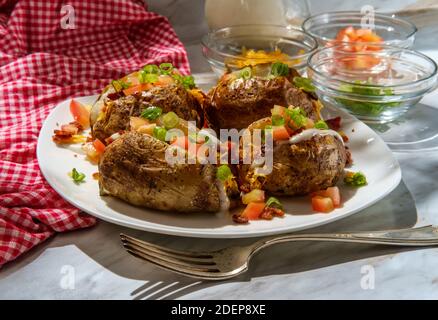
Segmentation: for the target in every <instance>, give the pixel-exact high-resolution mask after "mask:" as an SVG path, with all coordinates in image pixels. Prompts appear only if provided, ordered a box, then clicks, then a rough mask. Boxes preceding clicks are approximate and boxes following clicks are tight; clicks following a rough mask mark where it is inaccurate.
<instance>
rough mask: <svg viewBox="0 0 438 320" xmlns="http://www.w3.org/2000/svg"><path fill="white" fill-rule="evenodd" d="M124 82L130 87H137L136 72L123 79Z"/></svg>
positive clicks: (138, 82) (138, 81)
mask: <svg viewBox="0 0 438 320" xmlns="http://www.w3.org/2000/svg"><path fill="white" fill-rule="evenodd" d="M123 81H124V82H126V83H129V84H130V85H131V86H137V85H139V84H140V80H139V79H138V72H134V73H132V74H130V75H128V76H126V77H125V78H124V79H123Z"/></svg>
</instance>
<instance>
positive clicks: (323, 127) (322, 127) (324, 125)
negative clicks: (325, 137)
mask: <svg viewBox="0 0 438 320" xmlns="http://www.w3.org/2000/svg"><path fill="white" fill-rule="evenodd" d="M328 128H329V127H328V125H327V123H325V121H324V120H318V121H316V122H315V129H320V130H328Z"/></svg>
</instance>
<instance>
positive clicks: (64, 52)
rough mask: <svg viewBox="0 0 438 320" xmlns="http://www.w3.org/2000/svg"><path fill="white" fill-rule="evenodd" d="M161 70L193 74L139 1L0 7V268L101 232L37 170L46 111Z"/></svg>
mask: <svg viewBox="0 0 438 320" xmlns="http://www.w3.org/2000/svg"><path fill="white" fill-rule="evenodd" d="M66 4H69V5H71V7H63V6H65V5H66ZM72 10H73V11H72ZM72 12H73V14H74V17H73V18H72ZM63 23H64V24H63ZM73 23H74V27H75V28H74V29H65V26H66V25H67V26H69V27H70V28H71V27H73ZM165 61H166V62H167V61H169V62H172V63H173V64H174V65H175V66H177V67H178V68H179V69H180V70H181V72H182V73H188V72H189V65H188V60H187V55H186V52H185V49H184V47H183V45H182V44H181V42H180V41H179V40H178V38H177V36H176V35H175V32H174V31H173V29H172V27H171V26H170V24H169V22H168V21H167V19H166V18H164V17H161V16H159V15H157V14H155V13H151V12H147V10H146V7H145V4H144V2H143V1H141V0H138V1H134V0H96V1H90V0H87V1H83V0H69V1H68V2H66V1H63V0H51V1H47V0H18V1H17V0H15V1H8V0H0V266H1V265H3V264H4V263H6V262H8V261H10V260H13V259H15V258H16V257H17V256H19V255H20V254H22V253H23V252H25V251H27V250H29V249H30V248H32V247H33V246H35V245H37V244H39V243H41V242H42V241H44V240H45V239H47V238H48V237H50V236H51V235H53V234H54V233H55V232H62V231H67V230H73V229H77V228H83V227H88V226H92V225H93V224H94V223H95V219H94V218H92V217H90V216H88V215H85V214H82V213H81V212H80V211H79V209H76V208H74V207H72V206H71V205H69V204H68V203H66V202H65V201H64V200H63V199H62V198H61V197H60V196H59V195H58V194H57V193H56V192H55V191H54V190H53V189H52V188H51V187H50V186H49V185H48V184H47V182H46V181H45V180H44V178H43V177H42V175H41V172H40V170H39V167H38V163H37V159H36V142H37V137H38V133H39V131H40V128H41V125H42V123H43V121H44V119H45V118H46V117H47V115H48V114H49V112H50V110H51V109H52V108H53V107H54V106H55V105H56V104H57V103H59V102H61V101H63V100H65V99H67V98H69V97H78V96H83V95H88V94H94V93H98V92H99V91H100V90H101V89H102V88H103V87H104V86H105V85H106V84H108V83H109V82H110V81H111V79H117V78H120V77H122V76H124V75H125V74H127V73H129V72H132V71H134V70H137V69H139V68H141V67H142V66H143V65H145V64H148V63H161V62H165Z"/></svg>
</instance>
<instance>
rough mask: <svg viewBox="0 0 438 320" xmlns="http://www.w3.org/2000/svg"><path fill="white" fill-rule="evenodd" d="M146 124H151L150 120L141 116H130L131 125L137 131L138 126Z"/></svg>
mask: <svg viewBox="0 0 438 320" xmlns="http://www.w3.org/2000/svg"><path fill="white" fill-rule="evenodd" d="M146 124H149V121H147V120H146V119H145V118H140V117H130V118H129V126H130V127H131V129H132V130H135V131H137V129H138V128H140V127H141V126H144V125H146Z"/></svg>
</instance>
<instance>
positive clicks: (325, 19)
mask: <svg viewBox="0 0 438 320" xmlns="http://www.w3.org/2000/svg"><path fill="white" fill-rule="evenodd" d="M302 28H303V30H304V32H306V33H307V34H309V35H311V36H312V37H314V38H315V39H316V40H317V41H318V44H319V46H320V47H327V46H332V45H339V44H349V46H350V49H351V50H353V51H356V52H360V51H366V50H368V49H370V48H371V50H372V49H373V48H375V45H376V44H378V45H388V46H395V47H400V48H406V49H409V48H412V46H413V44H414V40H415V35H416V33H417V28H416V26H415V25H414V24H413V23H411V22H409V21H407V20H404V19H401V18H398V17H394V16H392V15H386V14H381V13H372V15H369V16H368V15H366V14H364V13H362V12H359V11H339V12H328V13H322V14H318V15H314V16H312V17H310V18H308V19H306V20H305V21H304V22H303V24H302Z"/></svg>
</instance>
